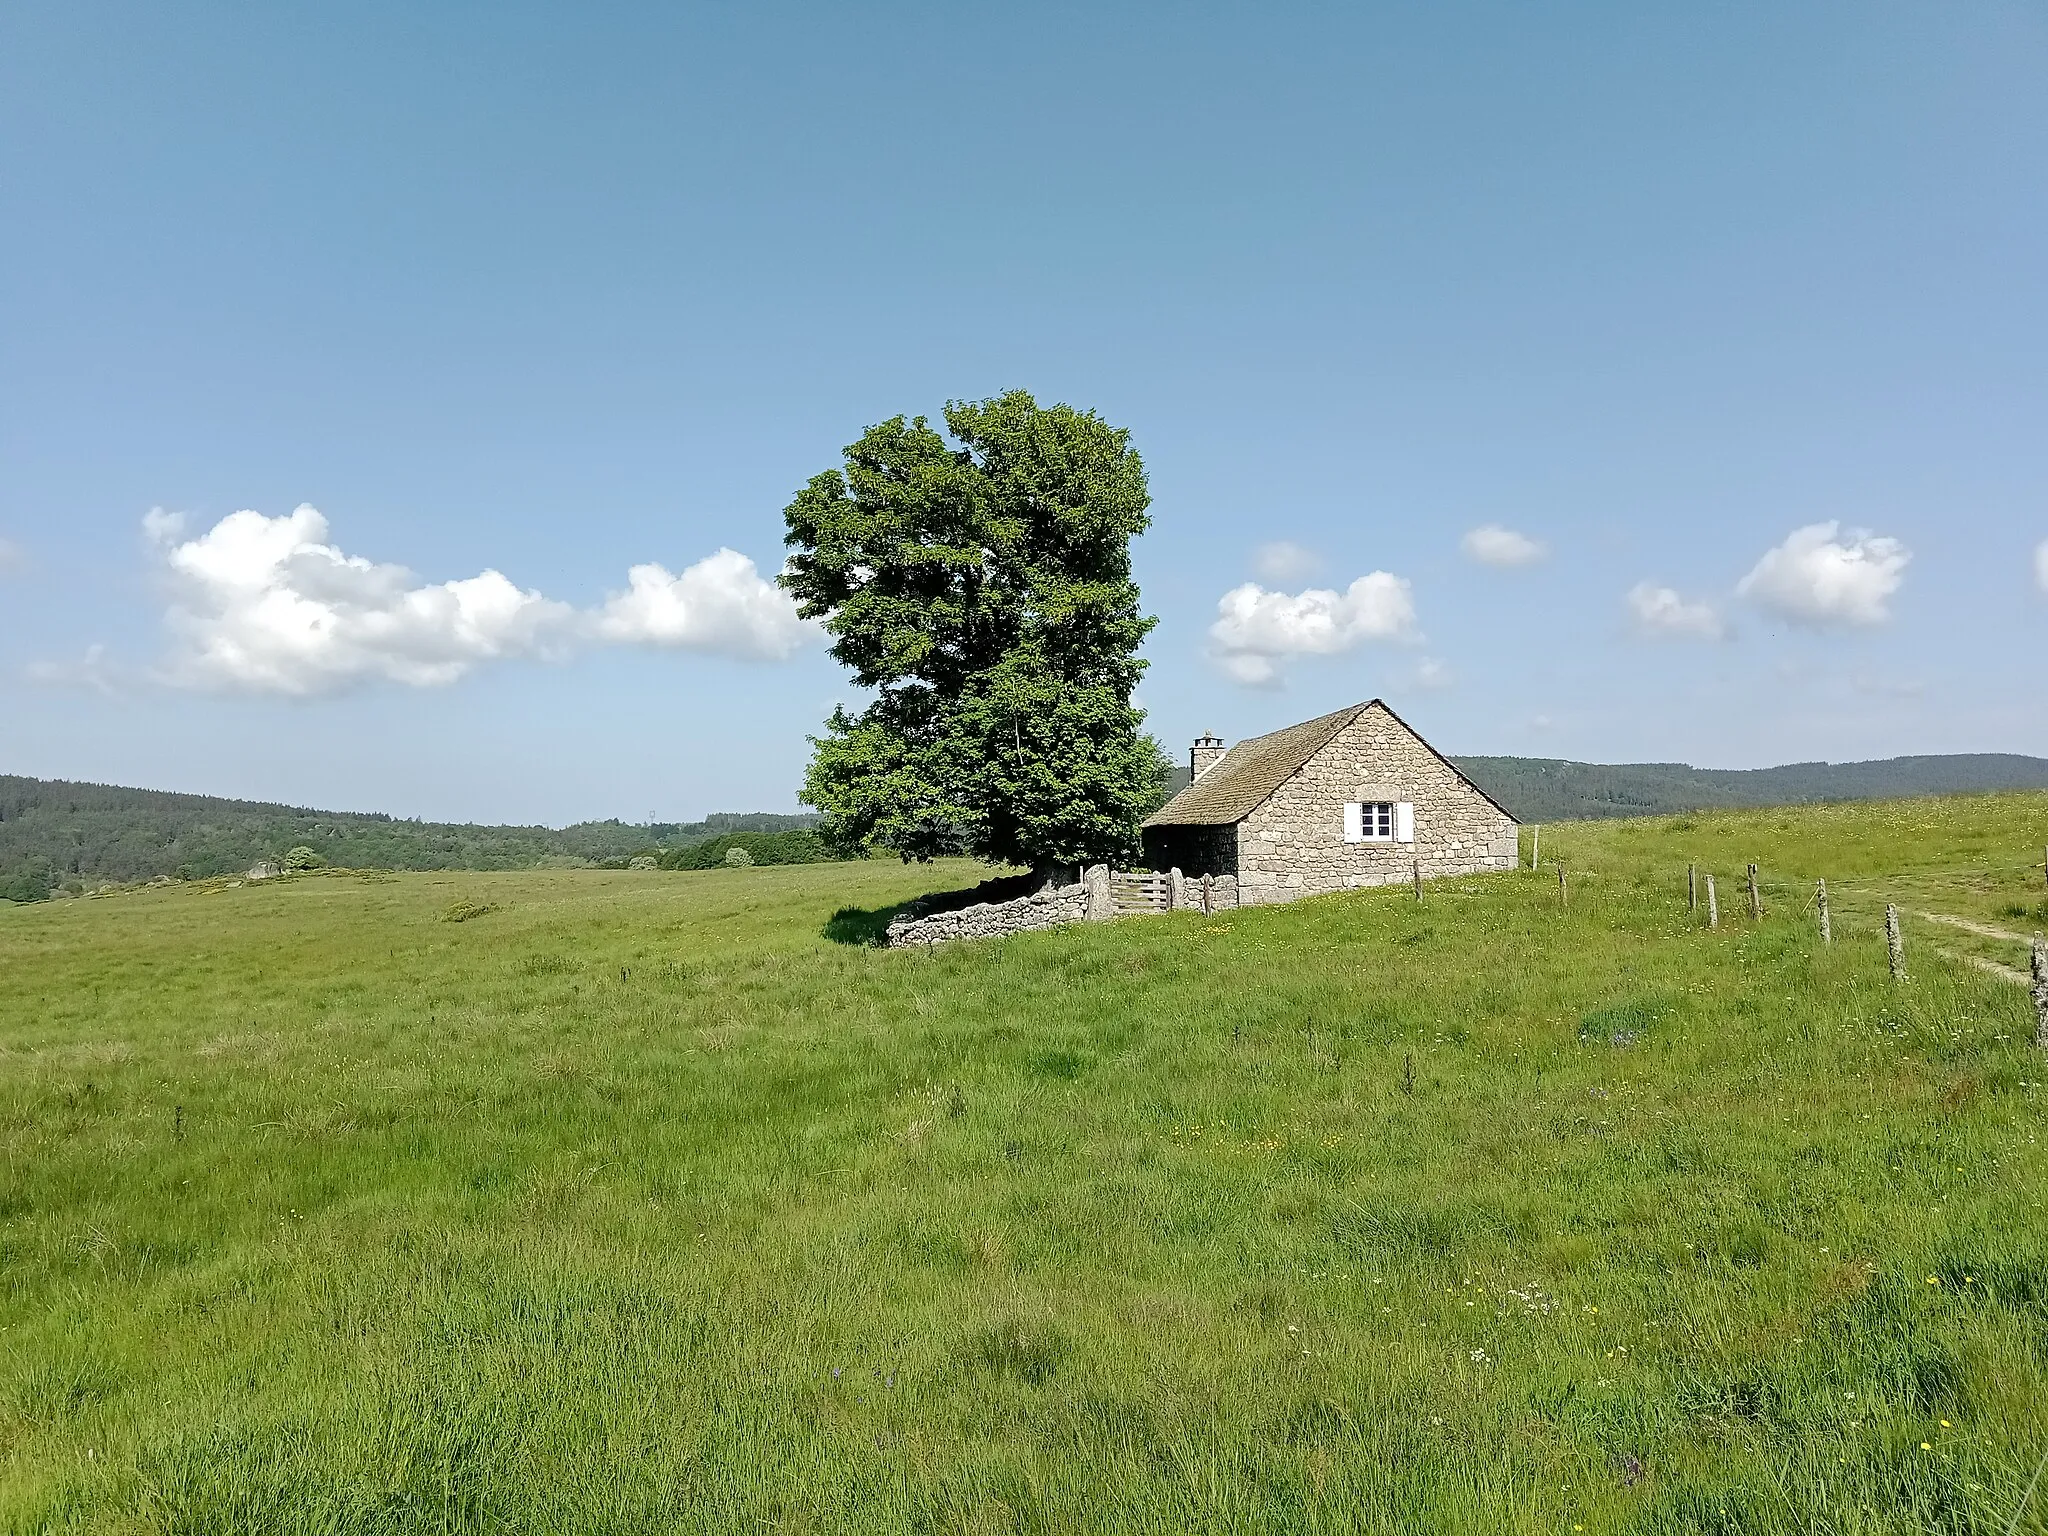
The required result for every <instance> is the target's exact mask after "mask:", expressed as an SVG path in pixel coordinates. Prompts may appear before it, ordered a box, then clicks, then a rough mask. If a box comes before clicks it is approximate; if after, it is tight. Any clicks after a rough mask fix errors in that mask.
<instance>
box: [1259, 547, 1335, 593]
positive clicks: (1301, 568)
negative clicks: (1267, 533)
mask: <svg viewBox="0 0 2048 1536" xmlns="http://www.w3.org/2000/svg"><path fill="white" fill-rule="evenodd" d="M1322 568H1323V557H1322V556H1321V555H1319V554H1317V553H1316V552H1315V551H1314V550H1312V549H1304V548H1303V547H1302V546H1301V545H1299V544H1296V543H1293V542H1291V541H1290V540H1287V539H1276V540H1274V541H1273V542H1272V543H1271V544H1261V545H1260V546H1259V547H1258V548H1257V549H1256V550H1254V551H1252V569H1253V570H1254V571H1256V572H1257V573H1258V577H1259V580H1261V581H1270V582H1275V583H1286V582H1295V581H1307V580H1308V579H1309V577H1311V576H1313V575H1315V574H1316V572H1318V571H1320V570H1321V569H1322Z"/></svg>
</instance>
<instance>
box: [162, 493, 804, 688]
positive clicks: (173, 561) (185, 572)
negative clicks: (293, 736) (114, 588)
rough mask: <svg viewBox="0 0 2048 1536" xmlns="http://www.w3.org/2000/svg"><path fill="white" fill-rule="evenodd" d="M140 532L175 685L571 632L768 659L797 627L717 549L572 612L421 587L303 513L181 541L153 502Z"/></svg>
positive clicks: (239, 684) (489, 648)
mask: <svg viewBox="0 0 2048 1536" xmlns="http://www.w3.org/2000/svg"><path fill="white" fill-rule="evenodd" d="M143 527H144V531H145V533H147V534H148V536H149V538H150V539H151V541H152V542H153V543H154V544H155V545H156V546H157V548H158V549H159V550H160V552H161V554H162V558H163V560H164V562H165V564H166V566H167V567H168V569H169V573H170V579H171V583H172V588H173V601H172V606H171V609H170V611H169V613H168V614H167V616H166V622H167V624H168V626H169V628H170V630H171V634H172V636H173V647H172V652H171V655H170V657H169V659H168V661H167V662H166V664H165V666H164V668H163V670H162V674H161V675H162V677H163V678H164V680H165V681H168V682H172V683H175V684H179V685H182V686H188V687H219V688H237V689H246V690H250V691H253V692H263V693H283V694H294V695H308V694H316V693H324V692H330V691H332V690H335V689H338V688H344V687H347V686H349V685H351V684H355V683H359V682H365V681H371V680H383V681H389V682H395V683H403V684H406V685H408V686H411V687H417V688H427V687H438V686H443V685H445V684H448V683H452V682H455V681H456V680H457V679H459V678H461V677H463V676H464V675H465V674H467V673H468V672H470V671H471V670H472V669H474V668H475V667H476V666H478V665H480V664H481V663H484V662H488V661H497V660H502V659H506V658H510V657H524V656H550V655H559V654H562V653H564V652H566V651H568V650H569V649H571V648H572V647H573V646H574V645H576V644H577V643H578V642H580V641H583V640H586V639H594V640H599V641H612V642H620V643H642V644H653V645H673V646H686V647H690V648H693V649H698V650H706V651H714V652H718V653H721V654H725V655H733V656H744V657H763V656H766V657H777V658H779V657H782V656H786V655H788V654H789V652H790V651H791V650H792V649H793V648H794V647H795V645H796V644H798V643H800V641H801V640H802V639H803V638H804V637H805V635H806V633H807V631H808V626H804V625H803V624H802V622H801V621H800V620H798V619H797V617H796V610H795V605H794V604H793V603H792V602H790V600H789V599H788V598H787V597H786V596H785V595H784V594H783V593H781V592H780V591H778V590H777V589H776V588H774V587H773V586H771V585H769V584H768V583H767V582H765V581H763V580H762V579H761V577H760V575H759V574H758V573H757V572H756V571H755V569H754V566H753V562H752V561H750V560H748V559H747V558H746V557H745V556H743V555H738V554H735V553H734V552H733V551H731V550H720V551H719V552H718V553H717V554H715V555H712V556H710V557H709V558H707V559H705V560H702V561H700V562H698V563H697V564H696V565H693V566H691V567H690V568H689V569H687V570H685V571H684V572H683V574H682V575H680V576H671V575H669V573H668V572H667V571H666V570H664V569H663V568H662V567H660V566H658V565H642V566H635V567H634V568H633V570H632V571H631V572H630V573H629V576H628V580H629V582H630V584H631V585H630V588H629V590H628V591H627V592H624V593H621V594H618V595H616V596H614V597H613V598H612V599H611V600H610V601H609V602H608V603H606V604H605V605H604V606H603V607H602V608H601V609H598V610H596V611H595V612H590V613H580V612H578V611H577V610H576V609H575V608H573V607H571V606H570V605H569V604H567V603H562V602H556V601H553V600H552V599H549V598H546V597H543V596H542V595H541V594H540V593H539V592H536V591H532V590H529V589H522V588H520V587H518V586H515V585H514V584H513V583H512V582H511V581H510V580H508V579H507V578H506V577H505V576H503V575H502V574H500V573H499V572H497V571H495V570H486V571H483V572H482V573H481V574H479V575H476V576H471V577H468V578H465V579H463V580H460V581H446V582H440V583H433V584H429V583H421V582H420V581H419V580H418V579H417V578H416V577H415V576H414V575H413V574H412V572H410V571H408V570H406V569H405V568H404V567H403V566H398V565H380V564H376V563H374V562H372V561H369V560H365V559H362V558H361V557H359V556H354V555H347V554H344V553H343V552H342V551H341V550H340V549H339V548H337V547H336V546H335V545H333V544H332V543H330V542H328V524H327V519H326V518H325V517H323V516H321V515H320V513H319V512H317V511H316V510H314V509H313V508H312V507H308V506H302V507H300V508H298V510H296V511H294V512H292V513H290V514H289V515H287V516H283V517H265V516H264V515H262V514H261V513H258V512H235V513H231V514H230V515H229V516H227V517H224V518H222V519H221V520H220V521H219V522H218V523H216V524H215V525H214V526H213V527H212V528H210V529H209V530H207V531H206V532H205V533H203V534H201V535H200V536H199V537H198V538H195V539H189V540H187V539H184V537H183V534H184V525H183V522H182V520H181V519H179V518H178V517H176V516H175V515H171V514H166V513H163V512H161V511H155V512H151V513H150V514H149V516H148V517H146V518H145V519H144V520H143Z"/></svg>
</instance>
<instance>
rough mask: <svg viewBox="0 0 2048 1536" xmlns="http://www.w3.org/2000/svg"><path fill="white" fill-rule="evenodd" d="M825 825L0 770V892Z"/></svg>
mask: <svg viewBox="0 0 2048 1536" xmlns="http://www.w3.org/2000/svg"><path fill="white" fill-rule="evenodd" d="M817 823H818V818H817V817H816V816H812V815H797V816H784V815H776V814H772V813H768V812H758V813H720V814H715V815H711V816H707V817H705V818H704V820H702V821H693V822H654V823H650V824H647V825H641V826H636V825H634V824H633V823H630V822H621V821H586V822H579V823H577V824H576V825H575V826H572V827H562V828H559V829H557V828H554V827H485V826H472V825H465V824H458V823H447V822H433V821H405V820H401V819H399V818H397V817H392V816H382V815H377V814H374V813H365V812H360V811H315V810H307V809H305V808H303V807H299V806H289V805H270V804H266V803H264V802H262V801H256V800H221V799H216V798H215V797H213V796H211V795H180V794H172V793H169V792H167V791H164V790H155V789H122V788H118V787H116V786H114V785H108V784H73V783H67V782H65V781H63V780H60V779H25V778H16V777H12V776H8V775H0V897H7V898H11V899H12V900H15V901H32V900H37V899H39V898H40V897H42V896H44V895H47V894H48V893H49V892H50V890H52V889H53V888H56V887H61V886H66V885H75V884H85V885H95V884H101V883H105V882H108V881H116V882H126V881H133V880H150V879H155V878H156V877H158V876H162V875H168V876H171V877H173V878H178V879H186V880H196V879H203V878H205V877H206V876H209V875H221V874H231V873H236V872H239V871H241V870H245V869H247V868H249V867H250V866H251V865H252V864H254V863H256V862H257V861H258V860H261V859H279V858H282V857H283V856H284V855H285V854H286V853H289V852H290V851H291V850H292V849H294V848H310V849H312V850H313V852H314V853H316V854H318V855H319V856H320V858H321V859H322V860H324V861H325V862H326V863H328V864H334V865H339V866H342V867H344V868H351V869H532V868H533V867H534V866H536V865H543V864H584V863H594V864H603V863H607V862H614V863H620V862H623V861H624V860H626V859H629V858H631V857H633V856H634V855H636V854H643V853H651V852H653V851H654V850H655V849H656V848H664V849H676V848H684V847H689V846H691V845H693V844H696V843H701V842H706V841H709V840H710V839H712V838H716V837H721V836H726V835H728V834H731V833H735V832H789V831H795V830H798V829H801V828H805V827H814V826H816V825H817Z"/></svg>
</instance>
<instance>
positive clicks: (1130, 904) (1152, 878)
mask: <svg viewBox="0 0 2048 1536" xmlns="http://www.w3.org/2000/svg"><path fill="white" fill-rule="evenodd" d="M1109 899H1110V901H1111V902H1112V903H1113V904H1114V905H1115V907H1116V910H1117V911H1118V912H1164V911H1166V910H1167V909H1168V907H1169V906H1170V905H1171V903H1172V899H1173V893H1172V887H1171V884H1170V882H1169V881H1168V880H1167V877H1166V876H1164V875H1154V874H1134V873H1128V872H1113V873H1112V874H1111V875H1110V877H1109Z"/></svg>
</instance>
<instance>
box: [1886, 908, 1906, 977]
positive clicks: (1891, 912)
mask: <svg viewBox="0 0 2048 1536" xmlns="http://www.w3.org/2000/svg"><path fill="white" fill-rule="evenodd" d="M1884 954H1885V960H1886V961H1887V962H1888V963H1889V964H1890V966H1891V969H1892V980H1893V981H1898V980H1901V979H1902V978H1903V977H1904V976H1905V974H1906V940H1905V938H1904V936H1903V935H1902V934H1900V932H1899V909H1898V908H1897V907H1895V906H1893V905H1892V904H1891V903H1890V902H1886V903H1885V904H1884Z"/></svg>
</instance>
